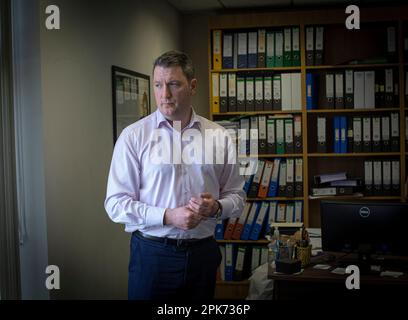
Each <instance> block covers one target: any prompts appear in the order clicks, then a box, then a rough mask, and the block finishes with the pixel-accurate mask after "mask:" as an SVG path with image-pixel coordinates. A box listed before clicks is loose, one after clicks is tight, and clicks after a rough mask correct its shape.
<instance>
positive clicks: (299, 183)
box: [295, 158, 303, 197]
mask: <svg viewBox="0 0 408 320" xmlns="http://www.w3.org/2000/svg"><path fill="white" fill-rule="evenodd" d="M295 197H303V159H302V158H296V159H295Z"/></svg>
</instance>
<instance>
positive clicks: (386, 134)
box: [381, 116, 391, 152]
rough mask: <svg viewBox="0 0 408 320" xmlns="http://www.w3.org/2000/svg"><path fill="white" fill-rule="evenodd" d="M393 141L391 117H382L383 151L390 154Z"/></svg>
mask: <svg viewBox="0 0 408 320" xmlns="http://www.w3.org/2000/svg"><path fill="white" fill-rule="evenodd" d="M390 150H391V139H390V117H388V116H383V117H381V151H383V152H390Z"/></svg>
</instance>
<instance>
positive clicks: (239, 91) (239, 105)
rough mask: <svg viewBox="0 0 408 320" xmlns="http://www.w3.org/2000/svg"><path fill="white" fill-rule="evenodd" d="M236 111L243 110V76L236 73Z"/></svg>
mask: <svg viewBox="0 0 408 320" xmlns="http://www.w3.org/2000/svg"><path fill="white" fill-rule="evenodd" d="M237 111H245V77H244V76H243V75H241V74H238V75H237Z"/></svg>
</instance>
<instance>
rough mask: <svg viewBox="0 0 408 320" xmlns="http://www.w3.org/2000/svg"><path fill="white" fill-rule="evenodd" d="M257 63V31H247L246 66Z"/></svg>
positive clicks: (252, 66) (249, 66)
mask: <svg viewBox="0 0 408 320" xmlns="http://www.w3.org/2000/svg"><path fill="white" fill-rule="evenodd" d="M257 65H258V32H248V68H256V67H257Z"/></svg>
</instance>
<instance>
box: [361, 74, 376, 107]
mask: <svg viewBox="0 0 408 320" xmlns="http://www.w3.org/2000/svg"><path fill="white" fill-rule="evenodd" d="M364 107H365V109H374V108H375V72H374V71H365V72H364Z"/></svg>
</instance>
